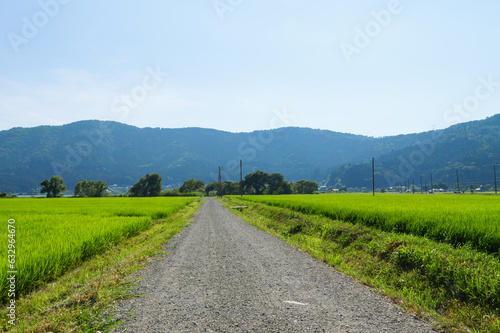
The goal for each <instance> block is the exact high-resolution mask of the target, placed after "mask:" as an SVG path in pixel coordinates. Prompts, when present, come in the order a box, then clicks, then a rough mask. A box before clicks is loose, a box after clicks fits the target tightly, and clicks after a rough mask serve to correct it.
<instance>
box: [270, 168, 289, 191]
mask: <svg viewBox="0 0 500 333" xmlns="http://www.w3.org/2000/svg"><path fill="white" fill-rule="evenodd" d="M267 182H268V186H267V189H266V192H267V194H291V193H292V187H291V185H290V183H289V182H287V181H286V180H285V178H284V177H283V175H282V174H281V173H273V174H272V175H270V176H269V177H268V178H267Z"/></svg>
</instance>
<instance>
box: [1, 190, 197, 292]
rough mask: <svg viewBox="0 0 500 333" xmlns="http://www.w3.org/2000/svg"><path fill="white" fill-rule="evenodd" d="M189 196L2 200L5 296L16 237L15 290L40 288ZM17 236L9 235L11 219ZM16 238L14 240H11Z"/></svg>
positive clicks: (186, 202)
mask: <svg viewBox="0 0 500 333" xmlns="http://www.w3.org/2000/svg"><path fill="white" fill-rule="evenodd" d="M193 200H194V199H191V198H189V199H186V198H165V197H156V198H59V199H43V198H26V199H4V200H1V201H0V216H1V219H0V221H1V223H3V227H2V229H3V230H4V234H3V236H0V239H1V240H0V244H1V249H2V250H1V251H0V253H1V254H0V260H1V263H2V264H1V266H0V267H1V271H0V281H1V282H0V285H1V289H0V290H1V291H0V300H2V301H4V300H5V299H6V298H7V291H8V290H7V289H8V288H6V287H7V286H8V280H7V276H8V275H7V272H8V271H12V270H13V269H12V267H9V265H10V264H9V262H8V257H7V255H8V245H9V240H10V239H12V238H14V240H15V243H14V244H13V245H14V246H15V248H12V246H11V250H15V253H13V252H10V253H9V254H10V255H15V257H9V259H14V261H15V263H14V266H13V267H14V270H15V271H16V272H17V273H16V283H15V287H16V295H17V296H19V295H22V294H24V293H27V292H30V291H33V290H35V288H37V287H39V286H41V285H43V284H44V283H46V282H48V281H51V280H53V279H55V278H57V277H59V276H61V275H62V274H64V273H66V272H68V271H69V270H71V269H74V268H76V267H77V266H78V265H80V264H81V263H82V262H83V261H84V260H86V259H89V258H91V257H92V256H94V255H95V254H98V253H100V252H102V251H104V250H106V249H107V248H110V247H112V246H114V245H115V244H117V243H119V242H120V241H121V240H123V239H125V238H128V237H131V236H133V235H136V234H138V233H139V232H140V231H142V230H145V229H147V228H149V227H151V226H152V224H153V221H155V220H158V219H164V218H167V217H168V216H170V215H172V214H173V213H175V212H176V211H178V210H179V209H181V208H183V207H185V206H187V205H189V204H190V203H191V202H192V201H193ZM12 220H15V222H13V223H10V225H11V226H14V227H15V229H12V228H11V230H15V237H10V238H9V237H8V235H9V231H8V224H9V223H8V221H11V222H12ZM11 242H12V241H11Z"/></svg>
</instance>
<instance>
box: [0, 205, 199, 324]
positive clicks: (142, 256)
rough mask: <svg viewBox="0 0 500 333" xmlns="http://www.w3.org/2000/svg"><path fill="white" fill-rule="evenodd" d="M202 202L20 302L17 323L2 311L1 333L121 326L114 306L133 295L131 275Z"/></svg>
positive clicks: (187, 219) (178, 212) (157, 224)
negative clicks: (10, 321) (12, 321)
mask: <svg viewBox="0 0 500 333" xmlns="http://www.w3.org/2000/svg"><path fill="white" fill-rule="evenodd" d="M200 204H201V201H194V202H192V203H190V204H189V205H188V206H186V207H184V208H182V209H181V210H179V211H177V212H176V213H174V214H173V215H169V216H168V217H167V218H166V219H160V220H155V221H154V222H153V225H152V226H151V227H150V228H149V229H147V230H144V231H141V232H139V233H138V234H137V235H136V236H133V237H131V238H128V239H125V240H123V241H122V242H120V243H118V244H116V245H115V246H113V247H112V248H110V249H108V250H107V251H105V252H103V253H101V254H98V255H96V256H94V257H92V258H91V259H90V260H87V261H85V262H84V263H83V264H82V265H80V266H79V267H77V268H76V269H74V270H73V271H71V272H69V273H67V274H65V275H63V276H62V277H60V278H59V279H57V280H55V281H53V282H51V283H47V284H45V285H44V286H43V287H41V288H40V289H39V290H37V291H36V292H33V293H31V294H29V295H26V296H24V297H20V298H19V299H17V300H16V303H15V304H16V325H15V326H12V325H10V324H9V323H8V320H9V319H10V318H8V317H7V314H8V312H7V309H6V306H3V307H2V308H1V309H0V330H1V331H2V332H54V333H56V332H61V333H62V332H64V333H69V332H96V331H101V332H107V331H109V329H111V328H117V327H120V324H121V323H120V321H119V320H117V319H116V317H115V315H114V314H113V311H112V308H111V305H112V304H113V303H114V302H116V301H118V300H120V299H124V298H127V297H130V296H129V293H128V290H130V289H131V288H132V287H133V285H134V283H135V281H132V280H131V279H130V277H129V275H130V274H131V273H133V272H135V271H137V270H138V269H140V268H141V267H143V266H144V265H146V264H147V263H148V262H150V261H151V260H153V258H152V257H154V256H155V255H158V254H160V253H162V246H163V245H164V244H165V242H166V241H168V240H169V239H170V238H171V237H172V236H174V235H175V234H176V233H178V232H179V231H181V230H182V229H183V228H184V227H185V226H186V225H187V224H188V223H189V221H190V219H191V218H192V216H193V214H194V213H195V212H196V210H197V209H198V208H199V206H200Z"/></svg>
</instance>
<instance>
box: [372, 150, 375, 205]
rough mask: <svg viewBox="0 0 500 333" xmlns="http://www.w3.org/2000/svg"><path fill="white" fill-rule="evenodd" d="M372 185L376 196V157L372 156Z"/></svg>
mask: <svg viewBox="0 0 500 333" xmlns="http://www.w3.org/2000/svg"><path fill="white" fill-rule="evenodd" d="M372 187H373V196H375V157H372Z"/></svg>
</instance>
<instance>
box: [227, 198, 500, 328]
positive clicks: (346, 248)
mask: <svg viewBox="0 0 500 333" xmlns="http://www.w3.org/2000/svg"><path fill="white" fill-rule="evenodd" d="M221 202H222V203H223V204H224V205H225V206H226V207H228V208H230V207H233V206H248V208H246V209H239V210H235V209H231V211H233V212H234V213H235V214H237V215H238V216H240V217H241V218H242V219H244V220H245V221H247V222H248V223H250V224H252V225H254V226H256V227H258V228H259V229H261V230H264V231H266V232H268V233H270V234H273V235H275V236H278V237H280V238H282V239H284V240H285V241H287V242H288V243H290V244H291V245H293V246H295V247H298V248H301V249H303V250H305V251H307V252H308V253H309V254H310V255H311V256H313V257H315V258H317V259H319V260H322V261H324V262H326V263H328V264H330V265H332V266H334V267H335V268H337V269H338V270H340V271H342V272H343V273H345V274H347V275H349V276H351V277H353V278H355V279H356V280H358V281H360V282H361V283H363V284H365V285H367V286H370V287H373V288H376V289H377V290H378V291H379V292H380V293H381V294H383V295H386V296H388V297H390V298H391V299H392V300H393V301H394V302H395V303H397V304H399V305H400V306H401V307H403V308H404V309H405V310H406V311H408V312H410V313H412V314H414V315H416V316H419V317H421V318H424V319H426V320H429V321H431V322H433V323H434V326H435V327H436V328H437V329H439V330H442V331H445V332H500V261H499V258H498V257H495V256H493V255H488V254H486V253H484V252H480V251H477V250H474V249H472V248H470V247H467V246H463V247H458V248H457V247H453V246H452V245H450V244H446V243H440V242H437V241H434V240H430V239H428V238H424V237H419V236H413V235H407V234H401V233H395V232H387V231H382V230H380V229H377V228H375V227H367V226H364V225H361V224H352V223H347V222H343V221H339V220H333V219H329V218H327V217H325V216H321V215H313V214H304V213H300V212H297V211H294V210H291V209H289V208H283V207H276V206H269V205H265V204H263V203H254V202H250V201H248V200H245V201H243V200H241V199H240V198H238V197H229V199H228V200H227V201H226V200H222V201H221Z"/></svg>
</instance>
